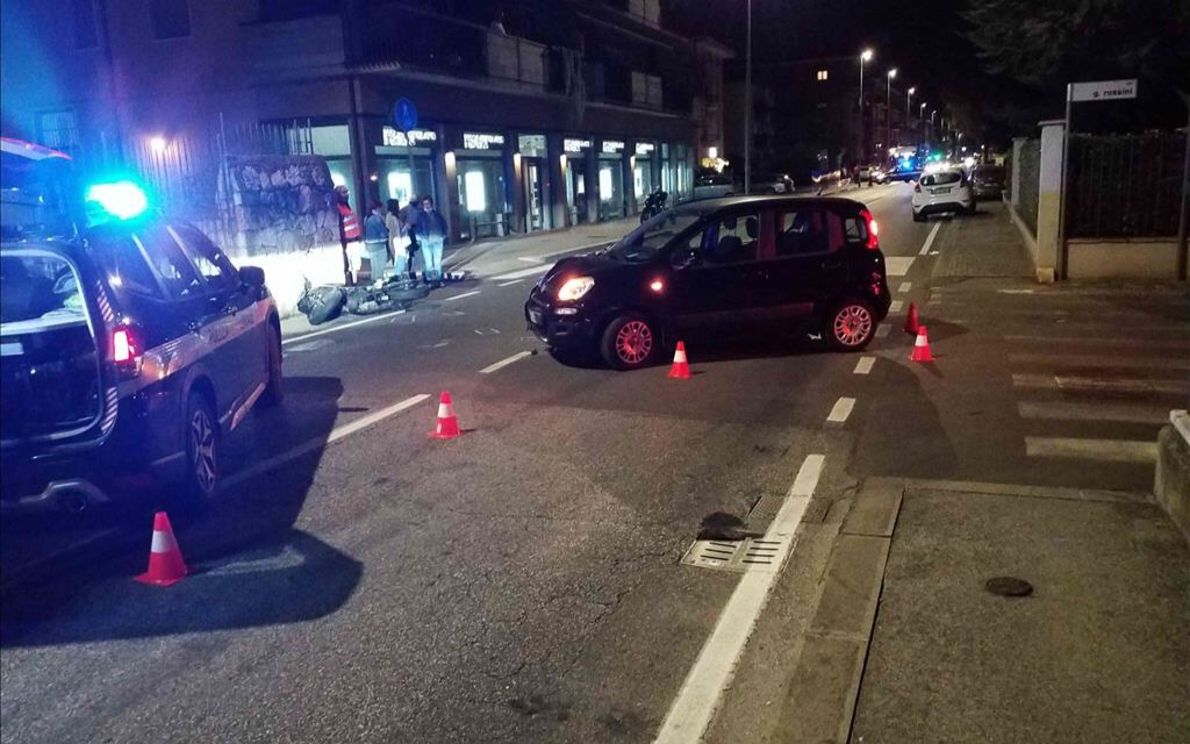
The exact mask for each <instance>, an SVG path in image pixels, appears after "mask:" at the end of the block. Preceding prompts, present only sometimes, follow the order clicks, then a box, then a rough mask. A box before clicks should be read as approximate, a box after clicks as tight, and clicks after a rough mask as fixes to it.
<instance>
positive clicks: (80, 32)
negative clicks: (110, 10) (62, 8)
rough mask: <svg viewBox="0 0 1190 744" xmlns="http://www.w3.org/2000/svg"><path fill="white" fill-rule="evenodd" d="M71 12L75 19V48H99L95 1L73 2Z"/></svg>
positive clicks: (82, 0)
mask: <svg viewBox="0 0 1190 744" xmlns="http://www.w3.org/2000/svg"><path fill="white" fill-rule="evenodd" d="M70 10H71V14H72V15H73V17H74V48H75V49H94V48H95V47H97V46H99V34H98V33H97V32H96V30H95V0H71V8H70Z"/></svg>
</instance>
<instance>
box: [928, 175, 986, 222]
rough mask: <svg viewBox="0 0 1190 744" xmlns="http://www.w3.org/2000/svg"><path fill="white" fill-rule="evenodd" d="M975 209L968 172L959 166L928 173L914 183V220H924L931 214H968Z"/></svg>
mask: <svg viewBox="0 0 1190 744" xmlns="http://www.w3.org/2000/svg"><path fill="white" fill-rule="evenodd" d="M974 211H975V199H974V197H973V196H972V195H971V184H970V182H969V181H968V180H967V176H966V174H964V173H963V171H962V170H960V169H958V168H948V169H945V170H937V171H934V172H933V173H929V174H926V175H924V176H922V177H921V179H920V180H919V181H918V182H917V183H916V184H914V185H913V220H914V221H915V222H922V221H924V220H925V219H926V218H927V217H929V216H930V215H931V214H944V213H948V212H949V213H958V212H966V213H968V214H970V213H973V212H974Z"/></svg>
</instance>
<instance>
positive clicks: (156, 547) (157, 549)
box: [141, 530, 178, 553]
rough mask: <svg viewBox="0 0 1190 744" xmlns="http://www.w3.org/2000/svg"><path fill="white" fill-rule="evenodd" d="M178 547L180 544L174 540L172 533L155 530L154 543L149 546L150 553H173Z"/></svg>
mask: <svg viewBox="0 0 1190 744" xmlns="http://www.w3.org/2000/svg"><path fill="white" fill-rule="evenodd" d="M141 544H142V545H143V544H144V543H141ZM177 549H178V544H177V543H176V542H174V539H173V536H172V535H170V534H169V533H168V532H161V531H158V530H154V531H153V543H152V544H151V545H150V546H149V552H150V553H172V552H174V551H175V550H177Z"/></svg>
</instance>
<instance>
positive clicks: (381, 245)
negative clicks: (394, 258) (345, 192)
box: [364, 202, 388, 283]
mask: <svg viewBox="0 0 1190 744" xmlns="http://www.w3.org/2000/svg"><path fill="white" fill-rule="evenodd" d="M364 247H365V248H367V251H368V260H369V261H370V262H371V264H372V265H371V278H372V282H373V283H375V282H377V281H379V280H380V279H382V278H383V277H384V267H385V266H386V265H387V264H388V228H387V227H385V226H384V205H383V204H381V203H380V202H372V209H371V213H370V214H369V215H368V219H366V220H364Z"/></svg>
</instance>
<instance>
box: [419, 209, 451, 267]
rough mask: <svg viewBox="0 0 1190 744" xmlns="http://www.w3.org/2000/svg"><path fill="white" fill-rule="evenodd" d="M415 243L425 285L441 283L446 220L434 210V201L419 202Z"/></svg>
mask: <svg viewBox="0 0 1190 744" xmlns="http://www.w3.org/2000/svg"><path fill="white" fill-rule="evenodd" d="M415 224H416V229H417V242H418V244H419V245H420V246H421V252H422V259H421V260H422V265H423V266H425V278H426V283H427V284H430V283H434V284H437V283H438V282H441V281H442V248H443V244H445V243H446V219H445V218H444V217H443V216H442V214H441V213H440V212H439V211H438V210H437V209H434V200H433V199H431V198H430V197H428V196H427V197H426V198H424V199H422V200H421V211H420V212H418V213H417V221H416V223H415Z"/></svg>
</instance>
